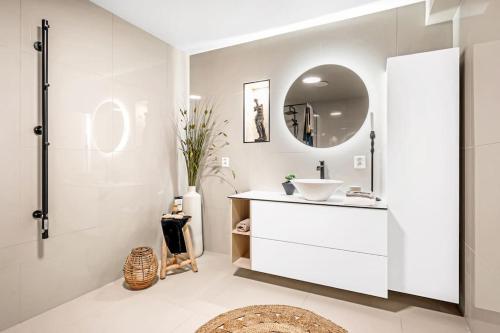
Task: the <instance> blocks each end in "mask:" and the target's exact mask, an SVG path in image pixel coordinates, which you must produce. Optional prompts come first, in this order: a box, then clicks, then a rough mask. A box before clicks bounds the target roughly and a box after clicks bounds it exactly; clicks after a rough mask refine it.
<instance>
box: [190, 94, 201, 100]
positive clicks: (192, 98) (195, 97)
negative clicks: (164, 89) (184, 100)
mask: <svg viewBox="0 0 500 333" xmlns="http://www.w3.org/2000/svg"><path fill="white" fill-rule="evenodd" d="M189 99H190V100H192V101H199V100H200V99H201V96H200V95H189Z"/></svg>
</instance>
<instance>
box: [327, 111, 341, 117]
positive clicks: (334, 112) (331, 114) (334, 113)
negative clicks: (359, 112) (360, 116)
mask: <svg viewBox="0 0 500 333" xmlns="http://www.w3.org/2000/svg"><path fill="white" fill-rule="evenodd" d="M341 115H342V112H340V111H333V112H330V116H332V117H338V116H341Z"/></svg>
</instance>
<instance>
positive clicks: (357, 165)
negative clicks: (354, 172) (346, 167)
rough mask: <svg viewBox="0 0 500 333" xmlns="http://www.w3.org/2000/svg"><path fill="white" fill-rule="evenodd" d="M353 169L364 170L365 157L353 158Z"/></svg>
mask: <svg viewBox="0 0 500 333" xmlns="http://www.w3.org/2000/svg"><path fill="white" fill-rule="evenodd" d="M354 169H366V156H365V155H359V156H354Z"/></svg>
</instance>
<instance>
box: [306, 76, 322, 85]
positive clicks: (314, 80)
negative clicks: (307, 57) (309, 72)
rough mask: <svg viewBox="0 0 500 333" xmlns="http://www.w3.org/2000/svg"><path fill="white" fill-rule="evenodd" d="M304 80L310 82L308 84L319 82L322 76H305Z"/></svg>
mask: <svg viewBox="0 0 500 333" xmlns="http://www.w3.org/2000/svg"><path fill="white" fill-rule="evenodd" d="M302 82H304V83H308V84H311V83H318V82H321V78H320V77H317V76H308V77H305V78H303V79H302Z"/></svg>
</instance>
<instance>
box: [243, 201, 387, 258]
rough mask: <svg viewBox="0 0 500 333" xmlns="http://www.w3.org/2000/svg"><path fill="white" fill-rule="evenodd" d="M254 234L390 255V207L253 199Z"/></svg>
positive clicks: (261, 236)
mask: <svg viewBox="0 0 500 333" xmlns="http://www.w3.org/2000/svg"><path fill="white" fill-rule="evenodd" d="M250 209H251V213H250V214H251V218H252V236H255V237H260V238H267V239H274V240H282V241H287V242H294V243H301V244H308V245H314V246H322V247H328V248H332V249H341V250H349V251H356V252H362V253H370V254H378V255H383V256H386V255H387V210H382V209H370V208H356V207H338V206H320V205H305V204H295V203H283V202H269V201H255V200H253V201H252V202H251V206H250Z"/></svg>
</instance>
